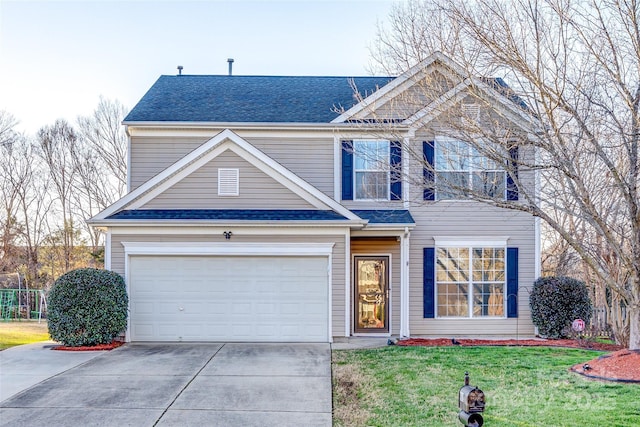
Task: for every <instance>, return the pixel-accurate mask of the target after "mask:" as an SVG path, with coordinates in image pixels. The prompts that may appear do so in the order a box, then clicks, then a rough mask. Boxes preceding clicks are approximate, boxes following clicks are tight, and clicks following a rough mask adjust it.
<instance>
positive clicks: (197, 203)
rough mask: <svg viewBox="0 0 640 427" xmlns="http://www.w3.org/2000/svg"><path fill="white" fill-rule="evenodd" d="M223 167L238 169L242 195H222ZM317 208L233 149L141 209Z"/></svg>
mask: <svg viewBox="0 0 640 427" xmlns="http://www.w3.org/2000/svg"><path fill="white" fill-rule="evenodd" d="M220 169H238V172H239V195H238V196H219V195H218V173H219V170H220ZM265 200H268V201H269V208H270V209H313V208H314V206H313V205H311V204H310V203H309V202H308V201H306V200H304V199H303V198H302V197H300V196H299V195H298V194H296V193H294V192H293V191H291V190H290V189H289V188H287V187H285V186H284V185H282V184H281V183H279V182H277V181H276V180H275V179H273V178H272V177H270V176H269V175H267V174H266V173H264V172H263V171H261V170H259V169H258V168H257V167H255V166H254V165H252V164H251V163H249V162H248V161H246V160H245V159H243V158H242V157H240V156H239V155H238V154H236V153H234V152H233V151H231V150H226V151H224V152H223V153H221V154H220V155H219V156H217V157H216V158H215V159H213V160H211V161H210V162H209V163H207V164H205V165H204V166H202V167H200V168H198V169H197V170H195V171H194V172H192V173H191V174H189V175H188V176H186V177H184V178H183V179H182V180H181V181H180V182H178V183H176V184H174V185H173V186H171V187H170V188H168V189H167V190H165V191H163V192H162V193H161V194H159V195H157V196H156V197H155V198H153V199H152V200H150V201H149V202H147V203H145V204H144V205H143V206H141V209H261V208H264V205H265Z"/></svg>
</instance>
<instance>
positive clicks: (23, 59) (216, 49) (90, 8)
mask: <svg viewBox="0 0 640 427" xmlns="http://www.w3.org/2000/svg"><path fill="white" fill-rule="evenodd" d="M392 2H393V0H342V1H330V0H310V1H304V0H299V1H293V0H291V1H272V0H263V1H245V0H240V1H217V0H206V1H205V0H201V1H177V0H174V1H162V0H155V1H151V0H129V1H116V0H111V1H93V0H85V1H28V0H22V1H20V0H0V110H6V111H8V112H10V113H11V114H13V115H14V116H15V117H16V119H18V120H19V121H20V125H19V126H18V130H20V131H25V132H27V133H35V132H36V131H37V130H38V129H39V128H40V127H41V126H44V125H49V124H52V123H53V122H54V121H55V120H56V119H58V118H65V119H67V120H69V121H71V122H74V121H75V119H76V117H77V116H78V115H89V114H91V112H92V111H93V109H94V108H95V107H96V106H97V104H98V101H99V97H100V95H102V96H104V97H106V98H109V99H117V100H119V101H120V102H122V103H123V104H124V105H125V106H126V107H128V108H132V107H133V106H134V104H135V103H136V102H137V101H138V100H139V99H140V97H142V95H143V94H144V93H145V92H146V91H147V90H148V89H149V87H151V85H152V84H153V83H154V82H155V80H156V79H157V78H158V77H159V76H160V75H162V74H176V73H177V70H176V67H177V66H178V65H182V66H184V70H183V73H184V74H226V73H227V67H228V64H227V58H234V59H235V62H234V64H233V74H238V75H345V76H360V75H368V74H369V71H368V69H369V68H368V66H369V64H370V51H369V47H370V46H371V45H372V43H373V41H374V38H375V34H376V24H377V22H379V21H380V22H381V21H384V20H385V19H386V18H387V15H388V13H389V11H390V8H391V4H392Z"/></svg>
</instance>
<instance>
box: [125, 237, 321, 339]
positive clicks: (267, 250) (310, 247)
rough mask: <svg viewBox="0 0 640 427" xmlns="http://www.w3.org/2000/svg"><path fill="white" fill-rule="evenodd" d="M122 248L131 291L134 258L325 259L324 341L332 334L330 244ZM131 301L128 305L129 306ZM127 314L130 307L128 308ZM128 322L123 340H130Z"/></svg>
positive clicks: (131, 244)
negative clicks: (194, 256)
mask: <svg viewBox="0 0 640 427" xmlns="http://www.w3.org/2000/svg"><path fill="white" fill-rule="evenodd" d="M122 245H123V246H124V248H125V280H126V283H127V293H128V294H129V295H131V289H130V270H129V269H130V257H131V256H135V255H200V256H207V255H211V256H297V257H304V256H310V257H311V256H322V257H327V258H328V259H327V265H328V271H327V285H328V292H327V337H328V339H329V340H331V339H332V333H331V324H332V319H331V301H332V295H331V294H332V271H331V269H332V267H331V266H332V251H333V246H334V244H333V243H236V242H224V243H210V242H122ZM130 304H131V301H129V305H130ZM129 312H131V307H130V306H129ZM130 328H131V322H128V324H127V331H126V336H125V339H126V341H127V342H129V341H130V340H131V329H130Z"/></svg>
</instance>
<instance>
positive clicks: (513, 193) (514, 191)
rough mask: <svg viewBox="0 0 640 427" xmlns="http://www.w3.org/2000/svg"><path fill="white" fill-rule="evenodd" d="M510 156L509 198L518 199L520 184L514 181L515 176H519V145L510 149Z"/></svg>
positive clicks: (508, 173)
mask: <svg viewBox="0 0 640 427" xmlns="http://www.w3.org/2000/svg"><path fill="white" fill-rule="evenodd" d="M509 157H510V160H509V169H510V172H507V200H518V186H517V185H516V183H515V181H514V177H515V178H518V147H512V148H510V149H509ZM512 174H513V175H512Z"/></svg>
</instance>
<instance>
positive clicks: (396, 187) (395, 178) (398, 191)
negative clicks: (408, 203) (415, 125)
mask: <svg viewBox="0 0 640 427" xmlns="http://www.w3.org/2000/svg"><path fill="white" fill-rule="evenodd" d="M389 164H390V165H391V189H390V197H391V200H402V144H401V142H400V141H392V142H391V145H390V147H389Z"/></svg>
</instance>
